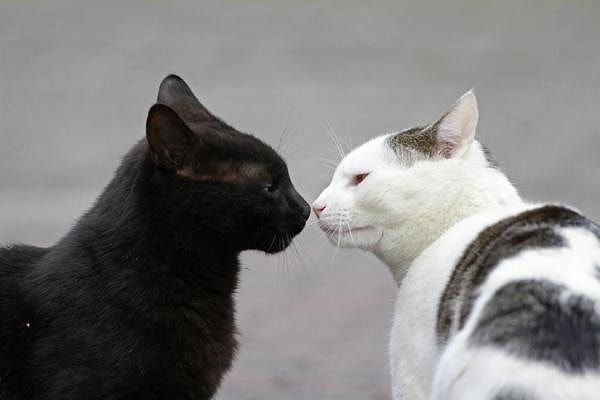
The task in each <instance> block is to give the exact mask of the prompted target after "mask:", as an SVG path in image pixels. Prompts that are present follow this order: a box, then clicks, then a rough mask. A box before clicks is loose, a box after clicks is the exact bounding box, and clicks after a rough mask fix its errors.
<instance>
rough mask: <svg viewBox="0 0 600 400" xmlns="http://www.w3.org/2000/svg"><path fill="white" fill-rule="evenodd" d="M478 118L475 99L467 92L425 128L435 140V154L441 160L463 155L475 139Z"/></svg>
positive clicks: (471, 92) (470, 92) (471, 91)
mask: <svg viewBox="0 0 600 400" xmlns="http://www.w3.org/2000/svg"><path fill="white" fill-rule="evenodd" d="M478 118H479V111H478V108H477V99H476V98H475V94H474V93H473V90H469V91H468V92H467V93H465V94H463V95H462V96H461V97H460V99H458V100H457V101H456V103H454V105H452V107H451V108H450V109H449V110H448V111H446V113H444V115H442V116H441V117H440V118H439V119H438V120H437V121H436V122H434V123H433V124H431V125H430V126H429V127H428V128H426V130H427V129H429V130H431V131H432V134H433V136H434V138H435V147H436V149H435V150H436V151H435V153H437V155H439V156H441V157H443V158H452V157H458V156H460V155H462V154H464V153H465V152H466V150H467V149H468V148H469V146H470V145H471V143H472V142H473V139H474V137H475V130H476V129H477V120H478Z"/></svg>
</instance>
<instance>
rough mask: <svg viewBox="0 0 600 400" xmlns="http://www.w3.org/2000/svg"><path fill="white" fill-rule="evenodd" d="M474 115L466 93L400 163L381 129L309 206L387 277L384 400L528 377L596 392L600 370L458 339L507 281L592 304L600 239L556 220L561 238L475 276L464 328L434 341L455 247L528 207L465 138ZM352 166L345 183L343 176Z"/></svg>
mask: <svg viewBox="0 0 600 400" xmlns="http://www.w3.org/2000/svg"><path fill="white" fill-rule="evenodd" d="M477 119H478V111H477V102H476V99H475V96H474V95H473V93H472V92H468V93H466V94H465V95H464V96H463V97H461V98H460V99H459V101H458V102H457V103H455V104H454V105H453V106H452V108H451V109H450V111H449V112H447V113H446V114H445V115H444V117H443V118H442V119H441V120H440V121H438V122H439V125H438V126H439V132H440V134H439V135H440V136H439V137H438V140H439V145H440V151H439V153H438V155H439V156H436V157H433V158H431V159H427V158H422V159H420V160H418V161H416V162H414V160H412V159H411V160H410V161H411V162H408V161H409V157H411V154H410V152H407V154H406V155H403V154H400V155H399V154H397V153H395V152H394V151H392V150H391V149H390V148H389V146H388V145H387V144H386V140H387V138H388V137H389V136H390V135H392V134H389V135H385V136H381V137H378V138H375V139H373V140H371V141H369V142H367V143H365V144H363V145H362V146H360V147H358V148H357V149H355V150H354V151H353V152H351V153H350V154H349V155H348V156H346V157H345V158H344V160H342V162H341V163H340V164H339V165H338V167H337V169H336V171H335V173H334V175H333V178H332V180H331V183H330V184H329V186H328V187H327V188H326V189H325V190H324V191H323V192H322V193H321V195H320V196H319V197H318V199H317V200H316V201H315V202H314V204H313V207H314V208H315V209H317V210H320V225H321V227H322V229H323V230H324V231H325V232H326V233H327V234H328V237H329V239H330V240H331V241H332V242H333V243H334V244H336V245H338V246H342V247H357V248H361V249H364V250H368V251H371V252H373V253H374V254H376V255H377V256H378V257H379V258H380V259H381V260H382V261H383V262H384V263H386V264H387V265H388V267H389V269H390V271H391V272H392V274H393V276H394V278H395V279H396V281H397V282H398V285H399V289H398V295H397V302H396V311H395V316H394V324H393V329H392V333H391V339H390V359H391V374H392V389H393V395H394V399H396V400H398V399H408V400H419V399H427V398H430V399H432V400H442V399H445V400H448V399H456V400H458V399H460V400H470V399H473V400H475V399H477V400H487V399H492V398H493V396H494V395H495V393H496V392H497V390H498V389H499V388H501V387H502V385H503V384H504V383H507V382H513V383H520V384H523V385H522V386H524V387H525V388H529V387H532V386H533V389H534V390H535V394H537V395H539V398H544V399H575V398H581V399H591V398H592V397H590V395H589V393H593V394H594V396H595V394H596V393H600V379H598V378H600V377H597V376H580V377H578V378H573V379H571V378H569V376H567V375H565V374H563V373H561V372H560V371H559V370H557V369H555V368H552V367H551V366H548V365H541V364H540V363H534V362H528V361H523V360H517V359H515V358H514V357H510V356H508V355H506V354H504V353H502V352H501V351H497V350H495V351H493V350H489V349H487V350H485V351H484V350H482V349H478V350H473V349H471V348H469V346H467V345H466V338H467V337H468V335H469V334H470V333H471V331H472V329H473V327H474V324H475V323H476V321H477V317H478V315H479V313H480V312H481V309H482V307H483V306H484V305H485V303H486V302H487V301H488V300H489V298H491V296H493V294H494V292H495V291H496V290H497V289H498V288H499V287H500V286H502V285H504V284H505V283H506V282H508V281H510V280H515V279H522V278H525V277H544V278H547V279H551V280H553V281H557V282H561V284H563V285H566V286H568V287H569V288H570V289H572V290H573V292H576V293H582V294H586V295H587V296H590V297H591V298H594V299H598V301H599V304H600V284H599V283H598V280H597V279H592V278H591V277H593V272H594V271H593V269H592V266H593V263H594V262H596V263H597V262H598V260H600V250H599V249H600V247H599V244H598V243H597V240H596V238H595V237H593V236H592V235H589V234H588V233H586V232H585V231H582V230H577V229H564V230H562V231H561V234H562V235H564V237H565V238H567V239H568V243H569V247H567V248H561V249H558V250H557V249H549V250H541V251H532V252H524V253H523V254H520V255H519V256H517V257H514V258H512V259H510V260H506V261H504V262H503V265H500V266H499V267H498V268H497V269H495V271H494V272H493V273H492V274H491V275H490V276H489V278H488V279H487V280H486V283H485V285H484V287H483V288H482V295H481V296H480V297H479V298H478V300H477V302H476V304H475V307H474V309H473V312H472V313H471V316H470V317H469V319H468V321H467V324H466V326H465V327H464V328H463V329H462V330H461V331H460V332H459V333H457V334H456V335H455V336H454V337H453V338H452V340H451V341H450V343H449V344H448V345H447V346H446V348H445V349H441V348H438V347H437V345H436V337H435V324H436V318H437V311H438V301H439V299H440V297H441V296H442V293H443V291H444V288H445V286H446V284H447V282H448V279H449V277H450V274H451V272H452V270H453V268H454V266H455V265H456V263H457V261H458V259H459V258H460V257H461V255H462V253H463V252H464V250H465V248H466V247H467V246H468V244H469V243H470V242H471V241H472V240H474V239H475V238H476V237H477V235H478V234H479V233H480V232H481V231H482V230H483V229H485V228H486V227H488V226H490V225H492V224H494V223H495V222H497V221H499V220H502V219H504V218H507V217H509V216H512V215H515V214H518V213H520V212H522V211H524V210H526V209H529V208H532V207H535V205H532V204H526V203H524V202H523V201H522V200H521V198H520V197H519V195H518V194H517V191H516V190H515V188H514V187H513V186H512V185H511V184H510V182H509V181H508V179H507V178H506V176H505V175H504V174H502V173H501V172H500V171H499V170H497V169H495V168H492V167H491V166H490V165H489V164H488V162H487V160H486V158H485V155H484V152H483V149H482V146H481V145H480V144H479V143H478V142H477V141H475V140H474V135H475V130H476V124H477ZM364 173H368V174H369V175H368V177H367V178H366V179H365V180H364V181H362V182H361V183H360V184H358V185H357V184H356V181H355V179H354V177H355V176H356V175H360V174H364ZM549 261H551V262H550V263H549ZM549 264H551V265H550V266H549ZM565 265H569V269H565ZM490 371H495V372H490ZM516 371H517V372H516ZM518 371H521V372H518ZM548 380H551V381H552V383H549V384H548V385H546V384H545V383H546V382H547V381H548ZM567 386H568V387H567ZM554 389H556V390H554ZM590 390H594V392H590ZM586 396H588V397H586Z"/></svg>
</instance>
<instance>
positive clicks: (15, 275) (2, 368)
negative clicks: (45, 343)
mask: <svg viewBox="0 0 600 400" xmlns="http://www.w3.org/2000/svg"><path fill="white" fill-rule="evenodd" d="M47 252H48V249H44V248H40V247H34V246H24V245H18V246H13V247H5V248H0V399H1V400H21V399H26V398H28V396H29V395H28V389H27V388H28V386H29V385H28V379H27V375H28V374H27V371H26V369H27V366H26V359H27V357H28V350H29V345H28V343H27V330H28V329H29V327H30V325H29V322H28V320H27V310H26V309H27V306H26V304H25V297H24V295H23V292H22V282H23V279H24V277H25V275H26V274H27V273H29V272H30V271H31V269H32V267H33V266H34V265H35V264H36V263H37V262H38V261H39V260H40V259H41V258H42V257H43V256H44V255H45V254H47Z"/></svg>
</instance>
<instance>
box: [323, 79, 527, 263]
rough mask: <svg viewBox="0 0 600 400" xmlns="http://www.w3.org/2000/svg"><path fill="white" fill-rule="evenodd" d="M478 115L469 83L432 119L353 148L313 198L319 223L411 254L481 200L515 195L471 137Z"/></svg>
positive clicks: (358, 241) (337, 240)
mask: <svg viewBox="0 0 600 400" xmlns="http://www.w3.org/2000/svg"><path fill="white" fill-rule="evenodd" d="M477 119H478V109H477V100H476V98H475V95H474V94H473V92H472V91H469V92H467V93H466V94H464V95H463V96H462V97H461V98H460V99H459V100H458V101H457V102H456V103H455V104H454V105H453V106H452V107H451V108H450V109H449V110H448V111H447V112H446V113H444V114H443V115H442V116H441V117H440V118H438V119H437V120H436V121H434V122H433V123H431V124H429V125H427V126H425V127H420V128H412V129H408V130H405V131H402V132H400V133H392V134H388V135H384V136H380V137H377V138H375V139H373V140H371V141H369V142H367V143H365V144H363V145H362V146H360V147H358V148H356V149H355V150H353V151H352V152H351V153H350V154H348V155H347V156H346V157H345V158H344V159H343V160H342V161H341V162H340V164H339V165H338V167H337V169H336V171H335V173H334V175H333V178H332V180H331V183H330V184H329V186H328V187H327V188H326V189H325V190H324V191H323V192H322V193H321V195H320V196H319V197H318V199H317V200H315V202H314V203H313V210H314V212H315V214H316V215H317V217H318V218H319V224H320V227H321V229H322V230H323V231H324V232H325V233H326V234H327V236H328V237H329V239H330V240H331V241H332V242H333V243H334V244H336V245H339V246H342V247H357V248H362V249H366V250H371V251H374V252H375V253H376V254H377V253H382V252H383V253H385V252H388V253H389V252H390V251H392V250H394V251H399V252H401V253H402V255H401V258H402V259H405V260H404V261H410V260H412V259H413V258H414V257H415V256H416V255H418V254H419V253H420V252H421V251H422V250H423V249H424V248H425V247H426V246H427V245H428V244H429V243H431V241H433V240H435V239H436V238H437V237H438V236H439V235H440V234H441V233H442V232H443V231H444V230H446V229H447V228H448V227H449V226H450V225H452V224H453V223H455V222H457V221H458V220H459V219H461V218H464V217H465V216H466V215H469V214H471V213H473V212H475V211H477V209H478V208H479V207H480V206H481V205H485V204H488V203H498V205H500V204H502V203H505V202H510V201H512V200H515V199H518V196H517V194H516V191H515V190H514V188H513V187H512V186H511V185H510V183H508V181H507V180H506V178H505V177H504V175H502V173H500V172H499V171H498V170H497V169H495V168H494V167H493V166H492V165H490V164H491V163H490V160H488V158H487V157H486V151H485V149H484V148H483V147H482V146H481V145H480V144H479V143H478V142H477V141H475V140H474V137H475V130H476V127H477ZM380 255H383V256H384V257H386V258H388V259H389V258H390V257H387V256H386V254H380ZM398 262H401V260H398Z"/></svg>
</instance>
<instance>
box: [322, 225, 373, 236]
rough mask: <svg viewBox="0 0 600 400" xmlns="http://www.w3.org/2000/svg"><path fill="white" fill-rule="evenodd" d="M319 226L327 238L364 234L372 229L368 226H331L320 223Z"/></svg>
mask: <svg viewBox="0 0 600 400" xmlns="http://www.w3.org/2000/svg"><path fill="white" fill-rule="evenodd" d="M319 226H320V227H321V230H322V231H323V232H325V233H326V234H327V235H329V236H345V235H352V234H354V233H359V232H365V231H369V230H373V229H374V228H373V227H372V226H370V225H364V226H348V225H346V224H341V225H332V224H327V223H320V224H319Z"/></svg>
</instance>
